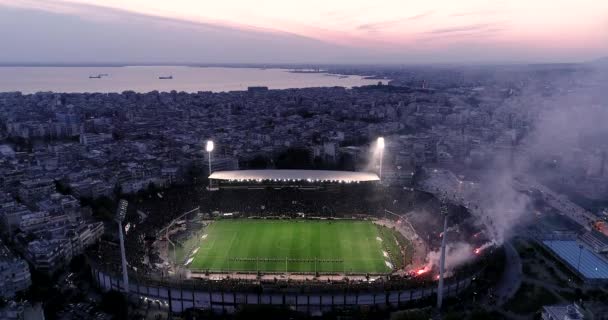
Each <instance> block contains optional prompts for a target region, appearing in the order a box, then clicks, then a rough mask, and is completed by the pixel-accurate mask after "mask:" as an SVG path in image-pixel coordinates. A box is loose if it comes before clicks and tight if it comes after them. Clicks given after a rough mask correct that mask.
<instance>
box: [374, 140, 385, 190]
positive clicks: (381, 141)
mask: <svg viewBox="0 0 608 320" xmlns="http://www.w3.org/2000/svg"><path fill="white" fill-rule="evenodd" d="M376 147H377V148H378V149H379V150H380V170H379V172H378V176H379V177H380V181H382V160H383V158H384V138H383V137H379V138H378V142H377V145H376Z"/></svg>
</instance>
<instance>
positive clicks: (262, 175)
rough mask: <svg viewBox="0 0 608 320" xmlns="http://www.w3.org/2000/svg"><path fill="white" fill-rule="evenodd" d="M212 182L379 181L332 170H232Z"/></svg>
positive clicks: (365, 174)
mask: <svg viewBox="0 0 608 320" xmlns="http://www.w3.org/2000/svg"><path fill="white" fill-rule="evenodd" d="M209 179H213V180H232V181H234V180H245V181H246V180H255V181H262V180H279V181H309V182H313V181H316V182H324V181H338V182H364V181H380V178H379V177H378V175H377V174H375V173H372V172H355V171H334V170H288V169H285V170H234V171H216V172H214V173H212V174H211V175H210V176H209Z"/></svg>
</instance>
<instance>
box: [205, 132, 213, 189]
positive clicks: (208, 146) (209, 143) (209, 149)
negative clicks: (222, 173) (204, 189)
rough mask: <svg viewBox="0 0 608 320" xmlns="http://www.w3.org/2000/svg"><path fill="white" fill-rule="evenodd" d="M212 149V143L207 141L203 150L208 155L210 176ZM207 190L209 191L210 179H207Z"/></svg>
mask: <svg viewBox="0 0 608 320" xmlns="http://www.w3.org/2000/svg"><path fill="white" fill-rule="evenodd" d="M214 147H215V146H214V144H213V141H211V140H207V144H206V145H205V150H206V151H207V153H208V154H209V175H211V151H213V149H214ZM209 190H211V179H209Z"/></svg>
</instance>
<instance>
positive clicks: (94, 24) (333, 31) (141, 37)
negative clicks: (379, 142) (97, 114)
mask: <svg viewBox="0 0 608 320" xmlns="http://www.w3.org/2000/svg"><path fill="white" fill-rule="evenodd" d="M0 27H2V31H0V40H2V42H3V47H5V44H9V45H8V46H6V47H5V48H7V49H8V50H6V51H5V52H1V53H0V62H11V61H24V62H25V61H64V60H65V61H89V62H113V61H134V60H141V62H147V61H157V62H171V61H175V62H181V61H188V62H201V63H205V62H262V63H267V62H273V61H275V62H328V63H333V62H363V63H408V62H410V63H426V62H447V63H452V62H465V63H475V62H562V61H563V62H568V61H585V60H590V59H595V58H599V57H601V56H606V55H608V1H605V0H512V1H507V0H483V1H482V0H458V1H454V0H444V1H439V0H425V1H409V0H387V1H369V0H368V1H363V0H306V1H291V0H255V1H252V0H247V1H245V0H221V1H216V0H213V1H210V0H172V1H166V0H157V1H155V0H76V1H35V0H0ZM118 44H120V45H118ZM167 46H170V48H168V47H167ZM87 48H90V50H87ZM92 48H94V49H95V50H93V49H92ZM3 50H4V49H3ZM44 52H46V56H45V54H44ZM146 52H148V54H146ZM45 59H46V60H45Z"/></svg>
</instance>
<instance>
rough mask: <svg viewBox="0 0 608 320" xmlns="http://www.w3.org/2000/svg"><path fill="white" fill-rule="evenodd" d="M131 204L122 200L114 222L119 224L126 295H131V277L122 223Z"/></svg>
mask: <svg viewBox="0 0 608 320" xmlns="http://www.w3.org/2000/svg"><path fill="white" fill-rule="evenodd" d="M128 206H129V203H128V202H127V201H126V200H120V201H119V202H118V209H116V216H115V217H114V221H116V223H117V224H118V238H119V241H120V260H121V264H122V284H123V291H124V293H125V294H129V275H128V273H127V257H126V254H125V237H124V235H123V227H122V222H123V221H124V220H125V215H126V214H127V207H128Z"/></svg>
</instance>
